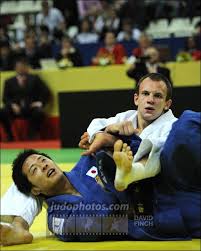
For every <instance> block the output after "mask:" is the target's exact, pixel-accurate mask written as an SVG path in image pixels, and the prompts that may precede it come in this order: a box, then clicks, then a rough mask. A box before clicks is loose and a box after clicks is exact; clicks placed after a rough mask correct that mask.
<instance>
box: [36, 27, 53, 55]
mask: <svg viewBox="0 0 201 251" xmlns="http://www.w3.org/2000/svg"><path fill="white" fill-rule="evenodd" d="M40 30H41V32H40V35H39V43H38V55H39V57H40V59H41V58H52V57H53V55H52V44H51V40H50V37H49V30H48V27H47V26H42V27H40Z"/></svg>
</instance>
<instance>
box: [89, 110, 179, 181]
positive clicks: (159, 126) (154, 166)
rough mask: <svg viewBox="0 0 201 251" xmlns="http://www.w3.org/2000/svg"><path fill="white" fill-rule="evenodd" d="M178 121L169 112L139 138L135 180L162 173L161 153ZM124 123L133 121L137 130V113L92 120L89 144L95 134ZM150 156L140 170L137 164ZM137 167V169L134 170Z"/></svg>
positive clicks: (130, 111) (131, 112) (135, 161)
mask: <svg viewBox="0 0 201 251" xmlns="http://www.w3.org/2000/svg"><path fill="white" fill-rule="evenodd" d="M176 120H177V118H176V117H175V116H174V115H173V113H172V111H171V110H169V111H167V112H166V113H164V114H163V115H161V116H160V117H159V118H157V119H156V120H155V121H154V122H152V123H151V124H150V125H148V126H147V127H146V128H145V129H144V130H143V131H142V132H141V133H140V134H139V135H138V136H139V137H140V138H141V139H142V142H141V144H140V147H139V149H138V151H137V153H136V154H135V156H134V161H133V169H135V180H134V181H138V180H140V179H145V178H149V177H153V176H155V175H156V174H158V173H159V172H160V158H159V157H160V152H161V150H162V149H163V145H164V143H165V141H166V139H167V136H168V134H169V132H170V130H171V128H172V124H173V123H174V122H175V121H176ZM124 121H131V122H132V124H133V127H134V128H135V129H136V128H137V111H136V110H129V111H126V112H122V113H118V114H116V116H115V117H111V118H108V119H106V118H102V119H101V118H100V119H99V118H97V119H94V120H92V122H91V123H90V125H89V127H88V129H87V132H88V133H89V136H90V138H89V142H92V140H93V138H94V137H95V134H96V133H97V132H98V131H101V130H102V129H104V128H105V127H107V126H109V125H111V124H114V123H120V122H124ZM147 154H149V157H148V160H147V163H146V165H145V167H142V166H141V165H140V166H139V168H137V167H138V166H136V163H137V162H138V161H139V160H140V159H141V158H142V157H143V156H145V155H147ZM134 166H135V168H134Z"/></svg>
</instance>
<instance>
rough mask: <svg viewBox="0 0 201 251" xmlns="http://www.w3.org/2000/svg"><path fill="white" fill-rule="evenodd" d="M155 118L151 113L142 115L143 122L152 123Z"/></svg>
mask: <svg viewBox="0 0 201 251" xmlns="http://www.w3.org/2000/svg"><path fill="white" fill-rule="evenodd" d="M156 118H157V116H156V115H155V114H151V113H146V114H144V120H146V121H153V120H155V119H156Z"/></svg>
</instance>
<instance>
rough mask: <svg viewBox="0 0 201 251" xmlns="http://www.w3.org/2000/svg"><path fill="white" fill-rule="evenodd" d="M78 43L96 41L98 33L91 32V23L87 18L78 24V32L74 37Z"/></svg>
mask: <svg viewBox="0 0 201 251" xmlns="http://www.w3.org/2000/svg"><path fill="white" fill-rule="evenodd" d="M76 40H77V42H78V43H80V44H87V43H96V42H98V35H97V34H96V33H94V32H92V27H91V23H90V21H89V20H88V19H83V20H82V21H81V25H80V32H79V34H78V35H77V37H76Z"/></svg>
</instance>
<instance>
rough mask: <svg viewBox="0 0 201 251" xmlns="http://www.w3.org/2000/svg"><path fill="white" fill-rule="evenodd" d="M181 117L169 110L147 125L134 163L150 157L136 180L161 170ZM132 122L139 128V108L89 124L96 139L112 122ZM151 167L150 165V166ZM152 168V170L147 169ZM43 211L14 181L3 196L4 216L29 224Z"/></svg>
mask: <svg viewBox="0 0 201 251" xmlns="http://www.w3.org/2000/svg"><path fill="white" fill-rule="evenodd" d="M176 120H177V118H176V117H174V115H173V114H172V111H171V110H169V111H168V112H166V113H165V114H163V115H162V116H160V117H159V118H158V119H156V120H155V121H154V122H153V123H152V124H150V125H149V126H147V127H146V128H145V129H144V130H143V131H142V132H141V134H140V135H139V136H140V138H141V139H142V142H141V144H140V147H139V149H138V152H137V153H136V155H135V157H134V163H135V162H137V161H138V160H139V159H140V158H141V157H143V156H144V155H146V154H147V153H149V159H148V161H147V164H146V166H145V169H146V173H142V172H139V173H136V174H135V175H136V179H137V180H140V179H142V178H145V176H146V177H151V176H154V175H156V174H157V173H158V172H159V171H160V163H159V155H160V151H161V149H162V147H163V144H164V142H165V140H166V138H167V136H168V134H169V132H170V130H171V127H172V124H173V122H175V121H176ZM123 121H132V123H133V126H134V128H136V127H137V111H135V110H130V111H127V112H122V113H118V114H117V115H116V116H115V117H111V118H108V119H94V120H93V121H92V122H91V124H90V125H89V127H88V129H87V131H88V133H89V135H90V141H92V139H93V137H94V136H95V134H96V132H98V131H100V130H101V129H103V128H105V127H106V126H108V125H111V124H114V123H117V122H123ZM147 166H148V168H147ZM147 170H148V171H147ZM40 210H41V202H40V201H39V200H36V199H34V197H31V196H29V197H28V196H26V195H24V194H22V193H21V192H19V191H18V189H17V187H16V186H15V185H14V184H12V185H11V186H10V188H9V189H8V191H7V192H6V193H5V195H4V196H3V198H2V199H1V215H15V216H21V217H22V218H23V219H24V220H26V221H27V223H28V224H29V225H31V224H32V222H33V220H34V218H35V217H36V215H37V214H38V213H39V212H40Z"/></svg>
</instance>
